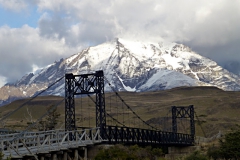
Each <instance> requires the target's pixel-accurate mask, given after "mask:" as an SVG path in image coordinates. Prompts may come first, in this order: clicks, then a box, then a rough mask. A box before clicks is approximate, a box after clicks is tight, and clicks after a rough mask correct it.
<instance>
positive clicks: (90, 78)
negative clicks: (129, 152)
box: [0, 71, 195, 160]
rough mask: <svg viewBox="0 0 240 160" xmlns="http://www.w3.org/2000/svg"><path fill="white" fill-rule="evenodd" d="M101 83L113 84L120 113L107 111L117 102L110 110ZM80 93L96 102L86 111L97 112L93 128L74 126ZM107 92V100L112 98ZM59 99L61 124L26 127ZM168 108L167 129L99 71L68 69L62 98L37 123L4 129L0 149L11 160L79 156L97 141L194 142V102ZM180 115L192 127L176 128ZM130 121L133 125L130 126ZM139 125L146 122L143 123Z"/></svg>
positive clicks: (191, 143) (169, 143)
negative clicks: (62, 109) (129, 101)
mask: <svg viewBox="0 0 240 160" xmlns="http://www.w3.org/2000/svg"><path fill="white" fill-rule="evenodd" d="M63 79H64V77H62V78H60V79H59V80H57V81H56V82H55V83H53V84H52V85H50V86H49V87H47V88H46V89H45V90H43V91H41V92H40V93H38V94H37V95H35V96H34V97H32V98H31V99H30V100H28V101H27V102H25V103H24V104H22V105H21V106H19V107H18V108H17V109H15V110H14V111H12V112H10V113H9V114H7V115H6V116H4V117H2V118H1V120H0V121H1V122H2V121H3V120H5V119H7V118H8V117H9V116H10V115H12V114H13V113H15V112H17V111H18V110H19V109H21V108H22V107H23V106H24V105H25V104H27V103H28V102H30V101H32V100H33V99H34V98H36V97H38V96H39V95H40V94H41V93H43V92H45V91H46V90H48V89H49V88H51V87H52V86H53V85H54V84H56V83H58V82H60V81H61V80H63ZM105 84H108V85H109V87H110V88H111V89H112V91H113V93H114V96H115V97H116V99H117V102H119V103H118V104H119V105H120V107H121V110H122V111H121V113H120V112H117V113H116V112H115V113H112V112H111V107H118V106H116V103H115V104H114V106H111V104H113V103H111V102H110V109H109V108H107V107H106V106H107V105H106V98H105V92H104V87H105ZM92 95H93V96H92ZM84 96H85V98H89V99H90V101H91V102H93V103H94V105H95V109H94V110H92V109H91V110H90V111H88V112H95V114H96V115H95V126H94V127H84V126H77V124H76V113H75V99H76V97H81V98H82V97H84ZM110 97H111V96H110ZM110 97H108V98H107V99H110ZM110 101H111V99H110ZM63 102H65V129H58V130H49V131H30V129H31V128H33V127H34V126H35V125H36V124H37V123H38V122H39V121H41V120H42V119H43V118H44V117H45V116H46V115H48V114H49V113H50V112H51V111H52V110H54V109H55V108H56V107H57V106H58V105H59V104H61V103H63ZM171 112H172V117H171V121H170V124H168V125H167V126H168V127H169V128H170V131H167V130H165V129H163V128H157V127H156V126H153V125H151V124H150V123H148V122H147V121H146V120H144V119H143V118H141V117H140V116H139V115H138V113H136V112H135V111H134V110H133V109H132V107H131V106H129V105H128V104H127V103H126V102H125V101H124V99H123V98H122V97H121V96H120V94H119V93H118V92H117V91H116V90H115V88H114V87H113V86H112V85H111V83H110V82H109V81H108V80H107V79H106V77H105V76H104V73H103V71H96V72H95V73H90V74H82V75H73V74H66V75H65V98H64V99H63V100H61V101H60V102H58V103H57V104H55V105H54V106H52V108H51V109H50V110H49V111H48V112H47V113H45V114H44V115H42V116H41V117H40V118H39V119H38V120H37V121H36V122H35V123H32V124H30V125H29V126H28V127H27V128H26V129H25V130H24V131H19V132H15V133H5V134H4V133H2V134H1V135H0V150H1V152H2V154H3V155H4V156H3V159H7V158H8V157H11V158H12V159H14V158H15V159H49V157H50V158H51V159H66V160H67V159H71V158H74V159H80V157H82V156H81V155H85V157H86V154H87V153H86V152H87V149H86V148H87V147H88V146H93V145H97V144H127V145H132V144H138V145H144V146H147V145H150V146H159V147H160V146H180V147H184V146H192V145H194V137H195V126H194V107H193V106H192V105H190V106H172V108H171ZM83 114H88V113H82V115H83ZM130 115H131V116H130ZM125 116H127V117H125ZM131 117H133V118H134V119H137V120H138V122H135V120H133V119H132V118H131ZM178 119H187V121H188V122H189V123H188V125H189V126H188V127H189V128H190V129H189V130H190V132H189V133H180V132H179V123H178ZM110 121H111V122H114V123H115V125H112V124H109V123H108V122H110ZM127 121H128V123H127ZM133 121H134V125H132V123H133ZM140 123H141V125H140ZM142 124H143V125H144V127H142ZM165 126H166V125H165ZM47 157H48V158H47Z"/></svg>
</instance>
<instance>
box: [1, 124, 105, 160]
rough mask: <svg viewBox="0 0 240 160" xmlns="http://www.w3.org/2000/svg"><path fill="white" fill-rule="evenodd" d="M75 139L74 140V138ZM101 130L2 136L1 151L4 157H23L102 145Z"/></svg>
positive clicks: (57, 131) (55, 131) (58, 131)
mask: <svg viewBox="0 0 240 160" xmlns="http://www.w3.org/2000/svg"><path fill="white" fill-rule="evenodd" d="M73 137H74V138H73ZM102 141H103V139H102V138H101V136H100V130H99V128H92V129H84V130H74V131H64V130H53V131H42V132H26V133H24V134H22V135H21V136H19V134H11V135H4V136H0V149H1V151H2V152H3V154H4V157H5V158H6V157H9V156H11V157H23V156H24V155H36V154H38V153H48V152H51V151H59V150H63V149H68V148H73V147H80V146H86V145H90V144H95V143H101V142H102Z"/></svg>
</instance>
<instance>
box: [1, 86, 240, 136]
mask: <svg viewBox="0 0 240 160" xmlns="http://www.w3.org/2000/svg"><path fill="white" fill-rule="evenodd" d="M119 95H120V96H121V97H122V98H123V99H124V101H125V102H126V103H127V104H128V105H129V106H130V107H131V108H132V110H134V111H135V112H136V113H137V114H138V115H139V116H140V117H141V118H142V119H143V120H145V121H146V122H148V123H150V124H151V125H153V126H156V127H157V126H163V125H162V124H160V123H163V121H161V120H162V119H163V118H162V117H166V116H168V117H170V116H171V106H189V105H194V108H195V112H196V114H195V120H196V121H195V122H196V123H195V126H196V135H197V136H203V133H204V132H205V133H206V136H207V137H210V136H213V135H215V134H217V133H218V132H219V131H222V132H227V131H229V130H230V129H231V128H232V127H234V126H236V125H237V124H239V122H240V117H239V115H240V92H232V91H223V90H220V89H218V88H215V87H179V88H174V89H171V90H165V91H155V92H141V93H136V92H119ZM92 98H93V99H95V97H94V96H93V97H92ZM62 99H63V97H58V96H40V97H37V98H36V99H34V100H32V101H30V102H29V103H27V105H25V106H24V107H22V108H21V109H19V110H18V111H16V112H15V113H14V114H12V115H11V116H9V117H8V118H7V119H6V120H5V121H4V123H2V124H1V125H2V126H1V127H2V128H3V127H5V128H8V129H13V130H23V129H25V128H26V127H27V122H30V121H31V120H34V121H35V120H37V119H38V118H39V117H41V116H42V115H43V114H44V113H46V110H47V108H48V107H49V106H53V105H55V104H56V103H58V102H59V101H61V100H62ZM28 100H29V99H22V100H17V101H14V102H12V103H11V104H8V105H6V106H3V107H1V108H0V115H1V117H3V116H4V115H6V114H8V113H9V112H11V111H13V110H15V109H16V108H17V107H19V106H21V105H22V104H23V103H25V102H26V101H28ZM75 104H76V105H75V106H76V125H77V126H85V127H92V126H94V125H95V110H96V109H95V104H94V103H93V102H92V101H91V99H90V98H88V97H87V96H85V97H82V98H76V99H75ZM105 104H106V112H107V113H110V115H111V116H113V117H115V118H116V119H120V120H119V121H123V119H124V123H125V124H126V125H129V126H133V127H135V125H136V124H137V123H138V122H137V120H136V119H134V118H131V117H132V116H133V115H132V114H130V111H122V109H121V107H123V105H122V103H121V100H119V99H118V98H116V96H115V93H105ZM64 106H65V104H64V101H63V103H61V105H59V106H58V107H57V112H59V113H60V114H61V116H60V118H59V123H58V125H57V128H62V129H63V128H64V121H65V118H64V117H65V113H64V109H65V107H64ZM116 106H118V109H117V107H116ZM117 113H123V114H124V115H126V116H121V114H118V116H117V117H116V115H117ZM128 119H129V121H127V120H128ZM135 120H136V122H135ZM107 123H111V125H116V124H113V122H112V121H111V122H110V120H109V119H107ZM186 124H187V123H186ZM199 124H201V127H202V129H203V130H204V132H203V131H202V130H201V127H200V125H199ZM167 126H169V127H171V124H170V123H169V124H167ZM165 127H166V125H165ZM187 129H188V128H186V130H187Z"/></svg>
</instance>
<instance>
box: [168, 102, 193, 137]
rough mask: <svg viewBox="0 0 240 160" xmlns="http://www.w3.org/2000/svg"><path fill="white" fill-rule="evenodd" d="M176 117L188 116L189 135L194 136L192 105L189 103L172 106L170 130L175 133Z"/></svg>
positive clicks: (176, 127) (176, 128)
mask: <svg viewBox="0 0 240 160" xmlns="http://www.w3.org/2000/svg"><path fill="white" fill-rule="evenodd" d="M177 118H190V135H191V136H192V138H193V139H194V136H195V124H194V107H193V105H190V106H188V107H183V106H178V107H176V106H172V132H173V133H177V131H178V126H177Z"/></svg>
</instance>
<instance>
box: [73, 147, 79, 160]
mask: <svg viewBox="0 0 240 160" xmlns="http://www.w3.org/2000/svg"><path fill="white" fill-rule="evenodd" d="M74 160H78V149H75V150H74Z"/></svg>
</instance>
